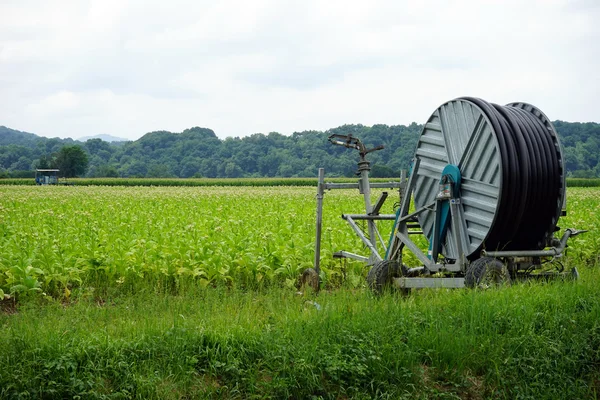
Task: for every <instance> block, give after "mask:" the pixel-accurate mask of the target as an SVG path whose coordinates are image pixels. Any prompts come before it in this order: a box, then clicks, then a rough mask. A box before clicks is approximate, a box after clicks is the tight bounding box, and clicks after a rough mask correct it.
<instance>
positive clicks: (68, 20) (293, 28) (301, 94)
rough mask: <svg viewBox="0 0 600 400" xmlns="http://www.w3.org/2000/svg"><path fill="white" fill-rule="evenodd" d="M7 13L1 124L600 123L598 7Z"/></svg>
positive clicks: (265, 3)
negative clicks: (495, 110)
mask: <svg viewBox="0 0 600 400" xmlns="http://www.w3.org/2000/svg"><path fill="white" fill-rule="evenodd" d="M59 3H60V5H57V3H56V2H44V1H41V0H23V1H12V2H7V1H4V2H2V4H0V93H2V96H0V124H2V125H6V126H9V127H12V128H15V129H19V130H26V131H30V132H35V133H38V134H42V135H47V136H57V135H58V136H72V137H79V136H83V135H91V134H96V133H109V134H113V135H116V136H122V137H128V138H132V139H135V138H137V137H139V136H141V135H143V134H144V133H146V132H148V131H151V130H159V129H166V130H171V131H181V130H183V129H185V128H188V127H191V126H196V125H198V126H204V127H209V128H212V129H214V130H215V131H216V133H217V134H218V135H219V136H221V137H225V136H243V135H248V134H252V133H255V132H270V131H279V132H282V133H288V134H289V133H291V132H293V131H299V130H305V129H327V128H331V127H335V126H338V125H341V124H344V123H363V124H374V123H387V124H409V123H411V122H413V121H416V122H423V121H425V120H426V119H427V117H428V116H429V114H431V112H433V110H434V109H435V108H436V107H437V106H438V105H439V104H441V103H443V102H445V101H447V100H450V99H452V98H454V97H458V96H462V95H474V96H479V97H483V98H485V99H486V100H489V101H492V102H497V103H506V102H510V101H515V100H522V101H527V102H530V103H533V104H535V105H537V106H538V107H539V108H541V109H542V110H543V111H544V112H545V113H546V114H547V115H548V116H549V117H550V118H552V119H565V120H579V121H589V120H595V121H598V120H600V115H598V109H597V106H596V105H597V104H598V102H599V100H600V96H599V94H598V93H600V90H599V89H600V87H599V84H598V83H597V81H598V80H597V79H595V75H596V71H597V70H599V69H600V68H599V67H600V65H599V64H600V62H599V60H600V54H599V49H600V48H599V47H598V45H597V43H598V40H599V39H600V28H598V25H597V24H596V23H595V21H597V20H598V18H599V17H600V7H599V6H598V4H597V2H594V1H575V2H574V1H566V0H565V1H558V0H556V1H554V0H553V1H541V0H540V1H529V2H523V1H516V0H510V1H484V2H482V1H475V0H472V1H467V0H454V1H441V0H438V1H424V2H414V1H393V0H380V1H371V2H359V1H338V0H332V1H328V2H321V1H316V0H304V1H296V0H290V1H276V0H257V1H241V0H225V1H220V2H213V1H205V0H203V1H195V2H191V1H190V2H187V1H177V0H171V1H164V0H163V1H142V0H128V1H125V0H122V1H119V0H110V1H106V0H104V1H102V0H92V1H90V2H80V1H77V0H61V1H60V2H59Z"/></svg>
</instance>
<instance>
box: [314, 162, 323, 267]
mask: <svg viewBox="0 0 600 400" xmlns="http://www.w3.org/2000/svg"><path fill="white" fill-rule="evenodd" d="M324 187H325V168H319V184H318V186H317V234H316V240H315V271H316V272H317V275H320V273H321V230H322V227H323V194H324Z"/></svg>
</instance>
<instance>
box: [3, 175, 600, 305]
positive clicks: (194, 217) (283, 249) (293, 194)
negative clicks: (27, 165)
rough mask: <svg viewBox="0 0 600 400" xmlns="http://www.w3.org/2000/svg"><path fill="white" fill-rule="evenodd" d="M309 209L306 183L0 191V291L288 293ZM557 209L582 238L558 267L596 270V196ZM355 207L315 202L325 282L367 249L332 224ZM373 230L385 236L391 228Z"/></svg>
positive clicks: (355, 272)
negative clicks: (341, 255) (347, 255)
mask: <svg viewBox="0 0 600 400" xmlns="http://www.w3.org/2000/svg"><path fill="white" fill-rule="evenodd" d="M376 195H377V193H374V194H373V197H375V196H376ZM392 197H393V196H390V198H389V199H388V201H387V202H386V206H387V208H386V209H384V210H383V212H384V213H392V212H393V209H392V204H393V203H394V199H392ZM396 201H397V198H396ZM315 204H316V203H315V189H314V188H306V187H235V188H225V187H195V188H185V187H184V188H182V187H150V188H147V187H129V188H126V187H102V186H98V187H23V186H13V187H9V186H4V187H0V290H1V291H2V292H0V293H1V294H8V295H15V294H17V295H23V294H36V293H39V294H43V295H48V296H53V297H58V298H61V297H65V298H68V297H69V296H70V295H71V292H72V291H73V290H98V289H103V290H116V291H120V290H135V287H136V286H137V285H146V286H147V285H151V286H152V287H153V288H155V289H156V290H175V291H176V290H179V289H180V288H181V287H182V286H186V285H198V286H201V287H206V286H210V285H212V286H215V285H220V284H225V285H234V286H239V287H264V286H273V285H275V286H283V287H292V286H293V285H294V283H295V282H296V278H297V277H298V275H299V274H300V273H301V272H302V270H303V269H305V268H307V267H310V266H312V263H313V257H314V235H315ZM568 206H569V214H568V216H567V217H566V218H563V219H562V220H561V224H560V225H561V226H562V227H563V228H566V227H575V228H577V229H588V230H590V231H592V233H591V234H586V235H582V236H580V237H578V238H577V239H575V240H573V243H576V244H577V245H576V246H573V247H574V249H573V250H570V251H569V261H570V262H575V263H583V264H590V263H592V264H593V263H597V262H598V253H599V250H598V249H600V239H599V236H598V235H597V234H595V233H593V232H598V231H599V228H600V213H599V211H600V200H599V196H598V190H597V189H592V188H569V203H568ZM362 207H363V206H362V199H361V197H360V196H359V195H358V194H357V193H355V191H332V192H328V193H327V194H326V195H325V207H324V217H323V218H324V222H323V223H324V225H323V226H324V229H323V240H322V253H321V256H322V257H321V258H322V269H323V279H324V284H325V286H326V287H338V286H340V285H347V286H350V287H359V286H361V285H363V284H364V279H363V278H364V276H365V275H366V272H367V271H366V269H365V267H364V266H363V265H362V264H361V263H357V262H352V261H340V260H334V259H333V258H332V254H333V252H334V251H338V250H349V251H354V252H357V253H361V254H366V253H367V251H366V249H363V248H362V245H361V243H360V242H359V240H358V238H357V237H356V236H355V235H354V233H353V232H352V231H351V230H350V228H349V227H348V226H347V224H346V222H345V221H343V220H342V219H341V218H340V215H341V214H342V212H356V213H360V212H363V210H362ZM381 224H382V225H381V226H382V227H383V232H384V235H383V236H384V240H387V237H388V235H389V230H390V228H391V224H390V222H381ZM386 229H387V230H386ZM407 261H408V262H409V263H410V257H407Z"/></svg>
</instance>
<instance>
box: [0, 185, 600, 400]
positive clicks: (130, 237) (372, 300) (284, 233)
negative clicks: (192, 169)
mask: <svg viewBox="0 0 600 400" xmlns="http://www.w3.org/2000/svg"><path fill="white" fill-rule="evenodd" d="M375 196H377V193H374V194H373V197H375ZM391 199H392V196H390V198H388V203H387V205H386V209H384V210H383V212H385V213H391V212H393V201H390V200H391ZM315 204H316V201H315V188H314V187H227V188H226V187H176V188H175V187H107V186H94V187H85V186H73V187H25V186H3V187H0V290H2V293H0V294H2V295H3V296H2V297H5V300H3V301H0V305H2V310H1V311H0V364H1V365H3V368H1V369H0V398H7V399H31V398H48V399H52V398H90V399H190V398H194V399H195V398H210V399H220V398H235V399H248V398H257V399H259V398H260V399H262V398H293V399H305V398H314V399H350V398H352V399H355V398H356V399H374V398H378V399H403V398H404V399H415V398H418V399H431V398H440V399H484V398H504V399H515V398H520V399H543V398H547V399H561V398H564V399H573V398H598V395H599V394H600V373H599V372H598V371H600V369H599V366H600V351H599V350H598V349H600V292H599V291H598V287H600V271H599V268H600V259H599V256H600V241H599V239H598V238H599V235H598V232H599V230H600V216H599V214H600V192H599V191H598V189H597V188H569V189H568V208H569V213H568V216H567V217H563V218H561V221H560V223H559V225H560V226H561V227H562V228H567V227H572V228H576V229H587V230H589V232H588V233H586V234H583V235H580V236H577V237H575V238H573V239H571V240H570V242H569V244H570V247H569V249H568V253H567V255H566V257H565V258H564V259H563V260H562V262H563V264H564V265H565V267H566V268H571V267H573V266H576V267H577V268H578V270H579V272H580V274H581V278H580V279H579V280H577V281H571V280H566V281H563V280H556V281H551V282H524V283H518V284H514V285H511V286H508V287H504V288H499V289H491V290H468V289H455V290H444V289H438V290H421V291H413V292H412V294H411V295H410V296H402V295H401V294H399V293H395V292H391V293H385V294H384V295H382V296H374V295H373V294H372V293H371V292H370V291H369V290H368V289H367V288H366V284H365V276H366V273H367V268H366V267H364V266H363V265H362V264H360V263H357V262H350V261H340V260H334V259H333V258H332V253H333V252H334V251H337V250H342V249H343V250H348V251H353V252H358V253H365V250H364V249H363V248H362V245H361V244H360V242H359V240H358V239H357V238H356V237H355V235H354V233H353V232H352V231H351V230H350V228H349V227H348V226H347V225H346V222H345V221H343V220H342V219H341V218H340V215H341V213H342V212H356V213H359V212H362V201H361V198H360V196H359V195H358V194H357V193H356V192H355V191H332V192H328V193H327V194H326V195H325V208H324V211H325V213H324V217H323V220H324V221H323V222H324V230H323V241H322V267H323V272H322V278H323V285H324V290H321V292H319V293H318V294H315V293H313V292H311V291H304V292H298V291H297V289H296V288H295V283H296V279H297V277H298V275H299V274H300V273H301V271H302V270H303V269H304V268H306V267H309V266H311V265H312V262H313V254H314V253H313V246H314V231H315V227H314V224H315ZM387 234H389V228H388V229H387V230H385V229H384V238H385V237H386V235H387ZM406 261H407V263H409V264H410V263H416V261H415V260H411V259H410V257H407V259H406ZM415 265H416V264H415Z"/></svg>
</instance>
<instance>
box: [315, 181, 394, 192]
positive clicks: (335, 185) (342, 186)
mask: <svg viewBox="0 0 600 400" xmlns="http://www.w3.org/2000/svg"><path fill="white" fill-rule="evenodd" d="M401 185H402V184H401V183H400V182H374V183H371V184H370V185H369V186H370V187H371V189H398V188H400V187H401ZM358 188H359V185H358V183H331V182H327V183H326V184H325V189H327V190H331V189H358Z"/></svg>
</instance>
